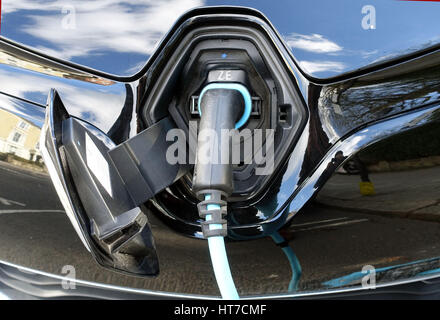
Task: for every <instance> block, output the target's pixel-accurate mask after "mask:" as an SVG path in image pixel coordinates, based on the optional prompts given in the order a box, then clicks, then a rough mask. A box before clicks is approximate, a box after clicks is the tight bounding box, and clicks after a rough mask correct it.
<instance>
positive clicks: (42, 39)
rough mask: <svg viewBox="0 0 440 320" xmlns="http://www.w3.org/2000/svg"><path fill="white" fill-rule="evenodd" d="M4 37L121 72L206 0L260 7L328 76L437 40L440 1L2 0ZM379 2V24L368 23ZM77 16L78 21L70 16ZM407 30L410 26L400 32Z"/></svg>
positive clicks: (138, 64)
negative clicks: (369, 25)
mask: <svg viewBox="0 0 440 320" xmlns="http://www.w3.org/2000/svg"><path fill="white" fill-rule="evenodd" d="M2 5H3V8H2V28H1V35H2V36H3V37H6V38H8V39H11V40H13V41H16V42H20V43H23V44H24V45H27V46H30V47H34V48H37V49H38V50H40V51H42V52H45V53H47V54H49V55H52V56H54V57H57V58H61V59H66V60H69V61H72V62H74V63H78V64H80V65H86V66H88V67H91V68H94V69H97V70H100V71H104V72H106V73H109V74H114V75H118V76H130V75H133V74H135V73H136V72H137V71H139V70H141V69H142V67H143V66H144V65H145V62H146V61H147V59H148V58H149V57H150V56H151V55H152V54H154V52H155V48H156V46H157V45H158V43H159V42H160V41H161V40H162V39H163V38H164V36H165V35H166V34H167V32H168V31H169V30H170V28H171V27H172V26H173V24H174V23H175V21H176V20H177V19H178V18H179V16H181V15H182V14H184V13H185V12H186V11H188V10H190V9H194V8H196V7H202V6H225V5H229V6H243V7H252V8H255V9H257V10H259V11H261V12H262V13H263V14H264V15H266V16H267V17H268V18H269V20H270V21H271V22H272V23H273V25H274V26H275V28H276V29H277V30H278V31H279V33H280V35H281V37H282V38H283V40H284V42H285V43H286V44H287V45H288V46H289V48H290V50H291V51H292V53H293V55H294V56H295V58H296V60H297V62H298V65H300V66H301V67H302V69H303V70H304V71H305V72H306V73H307V74H309V75H311V76H313V77H316V78H320V79H324V78H329V77H335V76H339V75H341V74H344V73H347V72H351V71H354V70H357V69H359V68H363V67H365V66H367V65H374V64H376V63H380V62H383V61H387V60H390V59H393V58H396V57H399V56H402V55H404V54H412V53H415V52H417V51H418V50H422V49H427V48H430V47H432V46H435V45H438V44H439V37H438V32H437V30H438V15H439V13H440V6H439V5H438V4H437V3H432V2H410V1H394V0H385V1H383V0H368V1H367V0H362V1H356V2H354V1H350V0H337V1H332V2H324V1H320V0H311V1H289V0H280V1H276V3H272V2H268V1H264V0H207V1H205V0H186V1H181V0H180V1H177V0H161V1H155V2H154V3H151V2H149V1H138V2H137V3H136V4H130V3H127V2H125V1H120V0H112V1H107V2H102V3H94V4H93V5H89V4H88V3H87V2H83V1H80V0H71V1H69V2H68V3H62V4H60V3H58V2H57V1H52V0H37V1H33V2H32V3H30V2H28V1H23V0H3V2H2ZM364 6H374V8H375V16H376V24H375V25H374V27H375V29H367V30H366V29H364V28H363V27H362V20H363V19H364V17H365V16H366V15H367V14H366V12H364V13H363V12H362V9H363V7H364ZM72 19H75V21H76V23H73V22H72V23H71V24H69V22H71V21H72ZM402 30H405V32H402Z"/></svg>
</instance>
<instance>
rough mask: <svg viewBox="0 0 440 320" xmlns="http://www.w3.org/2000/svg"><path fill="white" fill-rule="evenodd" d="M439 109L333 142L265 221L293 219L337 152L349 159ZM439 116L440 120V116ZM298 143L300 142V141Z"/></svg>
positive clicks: (422, 111) (294, 158) (434, 107)
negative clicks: (315, 164) (316, 165)
mask: <svg viewBox="0 0 440 320" xmlns="http://www.w3.org/2000/svg"><path fill="white" fill-rule="evenodd" d="M439 111H440V105H439V104H435V105H431V106H427V107H424V108H421V109H418V110H415V111H411V112H408V113H404V114H399V115H396V116H393V117H391V118H388V119H385V120H381V121H379V122H376V123H373V124H372V125H370V126H367V127H364V128H363V129H361V130H359V131H357V132H355V133H353V134H352V135H349V136H347V137H345V138H342V139H341V140H339V141H338V142H337V143H336V144H335V145H333V147H332V148H331V149H330V151H329V152H327V155H326V156H325V157H324V159H323V160H322V161H321V163H320V164H319V166H318V168H317V169H316V170H315V171H314V172H313V174H312V175H311V176H310V177H309V178H307V179H306V180H305V181H304V182H303V183H302V184H301V185H299V186H298V189H297V191H296V192H294V193H293V194H292V195H291V196H290V197H289V198H288V199H287V201H286V202H285V204H284V205H283V206H282V207H281V208H280V209H279V210H278V212H277V213H276V214H274V215H273V216H272V217H271V218H270V219H268V220H266V221H265V222H264V223H263V224H266V223H270V222H273V221H275V220H277V219H278V218H280V216H283V215H285V214H287V215H286V216H285V220H286V222H287V221H289V220H290V219H292V218H293V216H295V214H296V213H297V212H298V211H299V210H300V209H301V208H302V207H303V206H304V205H305V203H306V202H307V201H308V200H309V199H310V198H311V197H312V196H313V195H314V194H315V193H316V192H317V191H318V190H319V189H320V188H321V187H322V185H320V182H319V180H320V178H321V177H322V176H323V174H324V173H325V171H326V169H327V166H328V164H329V163H330V162H331V160H332V159H333V158H334V157H335V155H336V152H338V151H342V153H343V155H344V156H347V159H348V158H349V157H350V156H352V155H354V154H355V153H357V152H359V151H360V150H362V149H364V148H366V147H367V146H369V145H371V144H373V143H375V142H378V141H380V140H383V139H386V138H388V137H391V136H392V135H394V134H397V133H401V132H403V131H406V130H410V129H414V128H417V127H419V126H422V125H424V124H426V123H429V122H431V121H433V120H432V119H430V118H431V117H432V116H433V115H434V114H436V113H438V112H439ZM438 116H439V119H440V115H438ZM307 134H308V133H307V130H305V131H304V132H303V134H302V136H303V135H307ZM299 141H302V137H300V139H299ZM298 145H300V143H299V144H298ZM297 147H298V146H297ZM297 154H298V153H297V152H295V151H294V152H293V153H292V156H291V158H290V160H289V162H292V161H293V162H294V163H292V164H291V165H292V166H295V167H296V166H299V168H300V167H301V165H302V162H298V160H297V159H298V157H297V156H295V155H297ZM341 164H342V163H341ZM282 220H284V219H282Z"/></svg>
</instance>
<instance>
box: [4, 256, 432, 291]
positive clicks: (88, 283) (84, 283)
mask: <svg viewBox="0 0 440 320" xmlns="http://www.w3.org/2000/svg"><path fill="white" fill-rule="evenodd" d="M2 264H3V265H6V266H9V267H12V268H16V269H19V270H20V271H22V272H25V273H30V274H37V275H41V276H45V277H50V278H53V279H56V280H60V281H62V280H66V277H63V276H59V275H55V274H51V273H47V272H43V271H39V270H35V269H31V268H27V267H21V266H18V265H16V264H13V263H9V262H6V261H2V260H0V265H2ZM437 278H440V275H439V274H433V275H425V276H418V277H417V276H416V277H414V278H411V279H406V280H397V281H393V282H388V283H383V284H377V285H376V289H379V288H387V287H392V286H398V285H403V284H410V283H414V282H421V281H427V280H431V279H437ZM68 280H69V282H71V283H74V284H76V285H82V286H86V287H92V288H96V289H103V290H113V291H119V292H121V293H122V292H123V293H130V294H139V295H150V296H154V297H158V298H163V299H167V298H170V299H171V298H173V299H200V300H219V299H220V297H215V296H208V295H206V296H205V295H195V294H180V293H171V292H163V291H151V290H142V289H136V288H127V287H120V286H114V285H107V284H102V283H97V282H91V281H84V280H77V279H71V278H69V279H68ZM372 290H375V289H370V288H368V289H367V288H362V287H360V286H356V287H351V288H341V289H331V290H322V291H315V292H302V293H293V294H288V293H287V294H277V295H256V296H243V297H241V298H240V300H254V299H265V300H266V299H286V298H306V297H316V296H327V295H332V294H341V293H350V292H361V291H371V292H374V291H372ZM60 292H62V291H61V290H60ZM0 294H1V291H0ZM66 296H68V295H66ZM59 297H62V296H61V295H60V296H59ZM8 298H9V297H8Z"/></svg>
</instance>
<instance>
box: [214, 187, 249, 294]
mask: <svg viewBox="0 0 440 320" xmlns="http://www.w3.org/2000/svg"><path fill="white" fill-rule="evenodd" d="M209 199H211V195H210V194H207V195H205V200H209ZM206 209H208V210H218V209H220V206H219V205H218V204H208V205H207V208H206ZM211 219H212V216H211V215H209V214H208V215H206V221H209V220H211ZM209 229H210V230H217V229H222V225H221V224H211V225H210V226H209ZM208 246H209V254H210V256H211V262H212V267H213V269H214V274H215V279H216V280H217V285H218V287H219V289H220V293H221V295H222V298H223V299H227V300H238V299H240V297H239V296H238V292H237V288H236V287H235V284H234V280H233V279H232V274H231V269H230V268H229V262H228V257H227V255H226V248H225V240H224V239H223V237H221V236H218V237H209V238H208Z"/></svg>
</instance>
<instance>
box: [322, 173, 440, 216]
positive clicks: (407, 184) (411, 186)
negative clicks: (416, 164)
mask: <svg viewBox="0 0 440 320" xmlns="http://www.w3.org/2000/svg"><path fill="white" fill-rule="evenodd" d="M369 176H370V180H371V182H373V184H374V188H375V194H374V195H370V196H363V195H361V194H360V191H359V182H360V177H359V176H358V175H346V174H339V173H337V174H335V175H334V176H333V177H332V178H330V180H329V181H328V182H327V184H326V185H325V187H324V188H323V189H322V190H321V191H320V193H319V194H318V196H317V198H316V200H317V203H319V204H320V205H323V206H327V207H331V208H335V209H338V210H344V211H355V212H362V213H368V214H379V215H385V216H390V217H392V216H400V217H405V218H410V219H420V220H428V221H440V166H437V167H432V168H423V169H417V170H406V171H397V172H378V173H372V174H370V175H369Z"/></svg>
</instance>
